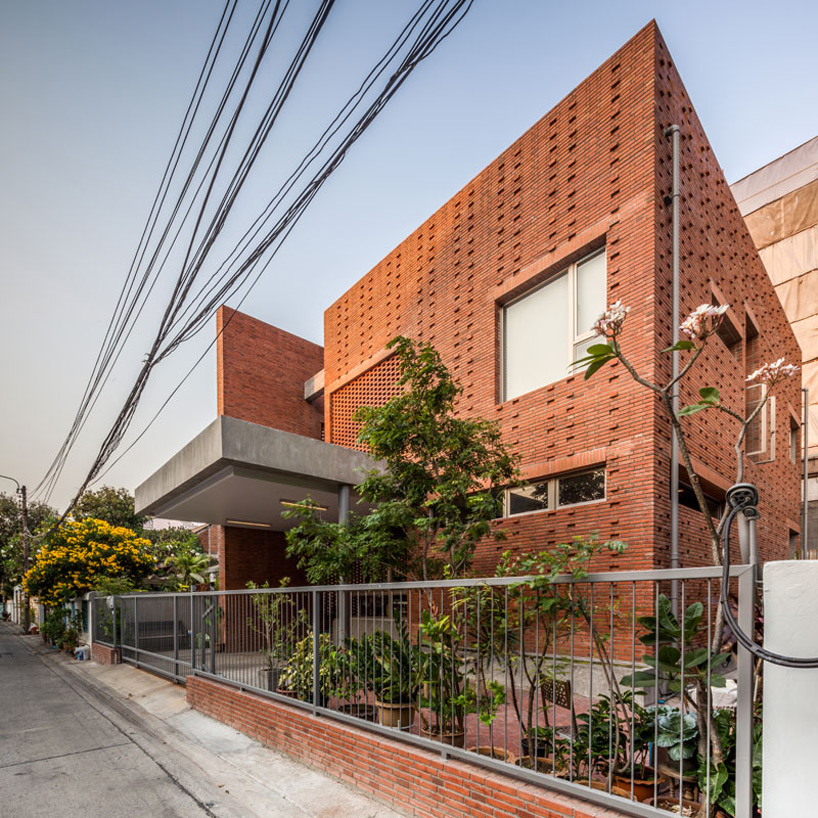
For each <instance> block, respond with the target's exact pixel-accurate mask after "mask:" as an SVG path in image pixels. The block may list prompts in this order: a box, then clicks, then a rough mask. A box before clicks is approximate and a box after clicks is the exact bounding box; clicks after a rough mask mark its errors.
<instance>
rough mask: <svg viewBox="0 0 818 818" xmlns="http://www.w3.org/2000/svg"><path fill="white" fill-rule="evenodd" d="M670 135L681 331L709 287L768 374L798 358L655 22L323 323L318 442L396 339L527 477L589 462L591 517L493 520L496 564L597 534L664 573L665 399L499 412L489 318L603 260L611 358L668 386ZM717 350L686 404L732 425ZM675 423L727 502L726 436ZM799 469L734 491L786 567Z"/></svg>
mask: <svg viewBox="0 0 818 818" xmlns="http://www.w3.org/2000/svg"><path fill="white" fill-rule="evenodd" d="M671 122H677V123H678V124H679V125H680V126H681V128H682V132H683V134H684V138H683V140H682V176H683V188H682V197H683V198H682V201H683V205H682V230H683V241H682V252H681V256H682V260H681V269H682V278H683V281H684V286H683V288H682V301H681V303H682V315H683V316H684V315H685V314H686V311H687V310H689V309H691V308H693V307H695V306H696V305H698V304H700V303H702V302H708V303H709V302H711V300H712V298H713V292H714V290H713V287H712V286H711V280H712V284H713V285H715V287H716V289H718V290H719V292H723V293H724V295H725V297H726V298H727V299H728V300H729V301H730V303H732V304H734V305H735V306H734V312H735V314H736V315H737V320H738V321H739V322H742V321H743V320H744V317H745V311H746V309H750V310H751V311H752V312H753V313H754V314H755V315H756V316H759V317H760V321H761V325H762V327H763V335H764V339H763V347H764V349H763V354H764V356H765V359H770V357H771V356H772V357H773V358H774V357H779V356H780V355H782V354H783V355H787V356H788V357H792V353H793V352H794V351H795V350H796V347H795V341H794V338H793V336H792V333H791V332H790V330H789V327H788V325H787V323H786V317H785V316H784V314H783V311H782V310H781V307H780V305H779V303H778V301H777V299H776V297H775V294H774V293H773V291H772V287H771V286H770V284H769V281H768V279H767V276H766V274H765V272H764V270H763V267H762V266H761V263H760V261H759V260H758V257H757V255H756V253H755V250H754V248H753V244H752V241H751V240H750V238H749V235H748V233H747V230H746V228H745V226H744V223H743V220H742V219H741V216H740V214H739V213H738V211H737V209H736V208H735V204H734V202H733V200H732V196H731V194H730V192H729V188H728V187H727V185H726V182H725V181H724V177H723V174H722V173H721V170H720V168H719V166H718V164H717V162H716V161H715V159H714V157H713V155H712V149H711V148H710V146H709V144H708V143H707V139H706V136H705V134H704V131H703V129H702V127H701V124H700V123H699V121H698V119H697V117H696V115H695V112H694V111H693V108H692V105H691V104H690V100H689V99H688V97H687V95H686V93H685V91H684V87H683V85H682V82H681V80H680V79H679V77H678V74H677V73H676V71H675V68H674V66H673V65H672V62H671V59H670V56H669V54H668V53H667V48H666V46H665V44H664V42H663V41H662V38H661V35H660V34H659V32H658V29H657V28H656V26H655V24H654V23H651V24H649V25H648V26H646V27H645V28H644V29H643V30H642V31H640V32H639V33H638V34H637V35H636V36H635V37H634V38H633V39H632V40H631V41H630V42H628V43H627V44H626V45H625V46H624V47H623V48H622V49H621V50H620V51H618V52H617V53H616V54H615V55H614V56H613V57H611V58H610V59H609V60H607V61H606V62H605V63H603V65H602V66H601V67H600V68H599V69H597V71H595V72H594V73H593V74H592V75H591V76H590V77H588V79H586V80H585V81H584V82H583V83H581V84H580V85H579V86H578V87H577V88H576V89H575V90H574V91H572V92H571V93H570V94H569V95H568V96H567V97H566V98H565V99H564V100H562V101H561V102H560V103H559V104H558V105H557V106H556V107H555V108H554V109H553V110H551V111H550V112H549V113H548V114H546V115H545V116H544V117H543V118H542V119H541V120H540V121H539V122H537V123H536V124H535V125H534V126H533V127H532V128H531V129H530V130H529V131H528V132H527V133H525V134H524V135H523V136H522V137H520V139H519V140H517V141H516V142H515V143H514V144H513V145H511V146H510V147H509V148H508V149H507V150H506V151H504V152H503V153H502V154H501V155H500V156H499V157H498V158H497V159H496V160H495V161H494V162H492V163H491V164H490V165H489V166H488V167H487V168H486V169H485V170H484V171H482V172H481V173H480V174H479V175H478V176H477V177H475V179H474V180H472V181H471V182H470V183H469V184H468V185H467V186H466V187H465V188H464V189H463V190H461V191H460V192H459V193H457V194H456V195H455V196H454V197H453V198H452V199H451V200H449V201H448V202H447V203H446V204H444V205H443V206H442V207H441V208H440V209H439V210H438V211H437V212H436V213H435V214H434V215H432V216H431V217H430V218H429V219H427V220H426V221H425V222H424V223H423V224H422V225H421V226H420V227H419V228H418V229H417V230H416V231H415V232H414V233H413V234H412V235H411V236H409V237H408V238H407V239H406V240H405V241H403V242H402V243H401V244H400V245H399V246H398V247H397V248H396V249H395V250H394V251H393V252H392V253H390V254H389V255H388V256H387V257H386V258H385V259H384V260H383V261H381V262H380V263H379V264H378V265H377V266H376V267H375V268H373V270H371V271H370V272H369V273H368V274H367V275H366V276H364V277H363V278H362V279H361V280H360V281H359V282H358V283H357V284H355V285H354V286H353V287H352V288H351V289H350V290H349V291H348V292H347V293H345V294H344V295H343V296H341V298H339V299H338V300H337V301H336V302H335V303H334V304H333V305H332V306H331V307H330V308H329V309H328V310H327V311H326V313H325V319H324V333H325V350H326V352H325V379H326V383H327V390H326V394H327V400H326V406H325V422H326V428H327V432H328V439H329V440H330V441H332V442H339V443H343V444H344V445H349V443H348V440H347V438H348V437H349V431H348V423H346V422H344V423H340V420H341V419H345V418H346V416H347V415H348V413H349V409H348V405H351V403H354V401H350V399H349V396H350V393H351V392H352V391H354V390H355V389H356V387H358V386H359V385H365V383H366V381H367V379H368V380H369V381H371V382H373V383H378V384H380V383H381V382H385V381H386V380H388V376H389V377H391V373H390V372H389V371H387V368H388V367H389V365H390V362H389V360H388V359H386V358H385V357H384V353H385V346H386V344H387V343H388V341H389V340H390V339H391V338H393V337H394V336H395V335H397V334H403V335H408V336H410V337H412V338H415V339H417V340H419V341H421V342H426V343H430V344H432V345H433V346H435V347H436V348H437V349H438V350H439V352H440V353H441V355H442V357H443V360H444V361H445V363H446V364H447V366H448V367H449V368H450V369H451V371H452V372H453V374H454V376H455V378H456V379H457V380H458V381H459V382H460V383H461V385H462V386H463V395H462V397H461V399H460V402H459V406H458V410H459V411H460V412H461V413H462V414H464V415H467V416H482V417H485V418H489V419H494V420H497V421H498V422H499V424H500V427H501V429H502V432H503V437H504V439H505V441H506V443H507V444H508V445H509V446H510V447H511V448H512V449H514V450H515V451H517V452H519V453H520V455H521V457H522V465H523V470H524V473H525V476H526V478H527V479H536V478H538V477H541V476H545V475H547V474H551V473H553V471H552V464H554V463H556V462H561V463H565V464H570V463H578V462H581V461H582V460H583V458H587V456H588V455H589V453H597V454H598V453H602V457H601V460H600V462H601V463H604V464H605V466H606V471H607V496H606V500H605V501H604V502H601V503H595V504H593V505H588V506H581V507H575V508H565V509H558V510H554V511H549V512H543V513H538V514H532V515H527V516H525V517H516V518H511V519H507V520H504V521H502V522H500V523H499V525H500V526H501V527H502V528H503V529H504V530H505V531H506V533H507V534H508V535H509V539H508V541H506V543H504V544H502V545H501V547H502V548H503V549H505V548H509V547H511V548H512V549H514V550H528V549H531V548H542V547H544V546H547V545H549V544H553V543H555V542H559V541H562V540H565V539H568V538H570V537H571V536H573V535H574V534H582V535H587V534H589V533H591V532H597V533H598V535H599V536H600V538H603V539H604V538H608V537H614V538H617V539H622V540H625V541H626V542H628V543H629V544H630V549H629V550H628V551H627V552H626V554H625V555H624V556H623V557H622V558H620V559H618V560H617V561H616V563H615V564H616V565H617V566H619V567H622V568H640V567H652V566H654V565H658V566H663V565H665V564H666V563H667V552H668V544H669V525H668V518H669V506H670V502H669V497H668V493H669V460H668V451H669V423H668V421H667V420H666V418H665V416H664V414H663V410H662V408H661V406H660V404H659V401H658V400H657V399H656V398H655V397H654V396H653V395H652V394H650V393H648V392H647V391H645V390H644V389H643V388H642V387H640V386H638V385H636V384H635V383H634V382H633V381H632V380H631V378H630V376H629V375H628V374H627V372H626V371H624V369H623V368H622V367H621V366H619V365H609V366H608V367H606V368H605V369H604V370H602V371H601V372H600V373H598V374H597V375H596V376H595V377H594V378H593V379H592V380H590V381H588V382H585V381H584V379H583V376H582V374H580V375H574V376H569V377H566V378H564V379H562V380H560V381H557V382H556V383H552V384H549V385H547V386H544V387H542V388H540V389H537V390H535V391H532V392H530V393H527V394H524V395H521V396H520V397H518V398H515V399H513V400H508V401H503V400H502V394H501V383H500V373H501V349H500V331H499V316H500V311H501V308H502V306H503V305H504V304H505V303H506V302H507V301H508V300H510V299H512V298H513V297H515V296H516V295H519V294H521V293H523V292H525V291H526V290H528V289H529V288H531V287H533V286H535V285H536V284H537V283H540V282H542V281H543V280H546V279H547V278H548V277H549V276H551V275H554V274H556V273H558V272H560V271H561V270H563V269H565V267H566V265H567V264H569V263H570V262H572V261H574V260H576V259H578V258H580V257H582V256H583V255H585V254H587V253H588V252H590V251H592V250H594V249H596V248H598V247H601V246H604V247H605V252H606V258H607V301H608V303H611V302H613V301H616V300H617V299H621V300H622V301H623V302H624V303H626V304H628V305H630V306H631V308H632V312H631V314H630V316H629V318H628V329H627V334H626V336H625V339H624V343H623V347H624V350H625V352H626V354H627V355H628V357H629V358H630V359H631V361H632V362H633V363H634V364H635V365H636V367H637V368H638V369H639V370H640V371H641V372H642V373H643V374H644V375H646V376H647V377H648V378H653V377H657V378H658V377H664V376H666V375H667V372H668V369H667V367H668V360H669V359H668V358H667V356H662V355H661V354H660V350H661V349H662V348H664V347H666V346H668V345H669V343H670V337H671V332H670V324H669V316H670V255H669V247H670V236H671V222H670V218H671V217H670V209H669V208H668V207H667V205H665V203H664V201H663V198H664V196H665V194H667V193H668V192H669V191H670V177H669V173H670V157H671V154H670V143H669V142H668V141H667V140H666V139H665V137H664V133H663V132H664V129H665V127H667V125H669V124H671ZM720 345H721V346H720ZM712 346H713V349H712V351H711V352H710V353H709V354H708V355H707V356H706V358H705V360H704V362H703V366H702V367H701V370H700V373H701V374H700V381H701V382H699V379H698V378H697V379H692V380H691V387H695V389H698V387H699V386H703V385H717V386H719V387H720V388H721V389H722V393H723V395H724V398H725V400H726V401H729V403H730V405H734V406H736V407H738V408H739V409H741V408H743V386H744V364H743V355H744V352H743V348H742V347H740V348H739V351H738V353H735V350H733V351H731V350H728V349H727V348H726V347H725V346H723V345H722V342H721V341H720V340H718V339H717V340H716V341H715V342H714V343H713V345H712ZM543 354H547V352H544V353H543ZM736 356H738V357H736ZM353 375H354V377H351V376H353ZM794 388H795V384H787V385H786V387H785V388H784V389H783V390H782V393H781V398H780V399H779V400H780V404H779V405H786V404H789V403H791V404H792V405H793V406H797V400H796V397H795V394H794V391H793V390H794ZM359 391H361V390H359ZM363 391H366V390H363ZM685 397H687V398H689V397H690V393H689V392H688V393H687V394H686V395H685ZM683 399H684V398H683ZM782 417H783V413H782ZM688 425H689V428H690V430H691V434H692V437H693V450H694V455H695V456H696V457H697V459H698V461H699V462H700V463H701V464H702V465H703V466H704V468H705V470H706V471H708V473H709V474H711V475H713V476H715V478H716V483H717V484H718V485H720V486H722V488H723V487H726V486H729V485H730V484H731V483H732V482H733V480H734V472H735V467H734V464H733V460H732V455H731V452H732V448H731V447H732V439H733V430H732V429H731V428H730V427H729V424H728V423H727V422H725V419H724V418H722V417H717V416H715V414H714V413H712V412H708V413H702V414H700V415H697V416H695V417H694V418H692V419H691V420H690V421H689V422H688ZM797 472H798V469H797V466H796V465H794V464H792V463H790V461H789V459H788V458H784V457H780V458H778V459H777V461H776V463H774V464H771V465H769V466H754V465H753V466H750V467H748V472H747V474H746V477H747V478H749V479H753V480H755V481H757V483H758V485H759V487H760V488H761V490H762V493H763V506H762V514H763V515H764V516H763V518H762V523H761V524H760V526H759V533H760V538H761V548H762V553H763V554H764V556H765V557H768V558H769V557H772V556H783V555H785V554H786V547H787V534H786V529H787V528H788V526H789V525H790V522H785V521H797V519H798V511H797V507H798V490H797V479H798V477H797ZM774 486H775V487H776V490H775V492H774V491H773V487H774ZM720 490H721V489H720ZM683 517H684V519H685V521H686V522H685V528H684V530H683V565H694V564H701V563H703V562H704V563H710V562H711V560H710V558H709V553H708V546H707V538H706V536H705V532H704V525H703V521H702V518H701V516H700V515H699V516H698V517H697V516H696V512H692V513H691V514H685V515H683ZM497 551H498V549H497V547H496V546H495V545H493V544H486V545H485V547H484V548H483V549H482V550H481V551H479V553H478V555H477V563H476V567H477V569H478V571H490V570H491V569H492V567H493V564H494V561H495V559H496V555H497ZM598 567H599V568H604V567H607V566H605V565H601V564H600V565H599V566H598Z"/></svg>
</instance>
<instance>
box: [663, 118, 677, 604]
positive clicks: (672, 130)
mask: <svg viewBox="0 0 818 818" xmlns="http://www.w3.org/2000/svg"><path fill="white" fill-rule="evenodd" d="M679 133H680V132H679V126H678V125H671V126H670V127H669V128H667V129H666V130H665V138H666V139H671V140H672V143H671V144H672V152H673V183H672V184H673V186H672V190H671V194H670V202H669V204H670V205H671V208H672V210H671V213H672V216H673V236H672V242H671V265H672V267H671V269H672V274H671V281H672V285H671V291H672V307H671V324H672V325H673V326H672V336H671V339H672V340H671V343H673V344H676V343H678V341H679V195H680V194H679ZM666 201H667V200H666ZM671 356H672V357H671V361H672V364H671V374H672V377H673V378H676V377H677V376H678V375H679V353H678V352H673V353H671ZM671 400H672V403H673V411H674V412H676V413H678V411H679V384H678V383H677V384H674V386H673V391H672V393H671ZM678 567H679V441H678V440H677V438H676V432H675V431H674V430H673V429H671V433H670V568H671V570H673V569H676V568H678ZM670 597H671V602H672V604H673V612H674V614H676V615H678V612H679V583H678V580H673V582H672V583H671V590H670Z"/></svg>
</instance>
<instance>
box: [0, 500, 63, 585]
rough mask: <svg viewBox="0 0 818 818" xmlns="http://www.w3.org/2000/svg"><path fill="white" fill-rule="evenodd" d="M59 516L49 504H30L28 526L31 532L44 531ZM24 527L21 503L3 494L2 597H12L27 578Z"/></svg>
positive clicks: (0, 520) (0, 536) (0, 515)
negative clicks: (24, 564)
mask: <svg viewBox="0 0 818 818" xmlns="http://www.w3.org/2000/svg"><path fill="white" fill-rule="evenodd" d="M57 516H59V515H58V514H57V510H56V509H54V508H51V506H49V505H47V504H46V503H37V502H34V503H30V504H29V506H28V527H29V531H30V532H31V533H34V532H36V531H37V530H39V529H41V528H44V527H45V525H46V523H49V522H50V521H52V520H53V519H55V518H56V517H57ZM22 534H23V525H22V520H21V517H20V504H19V501H18V500H17V498H16V497H15V496H14V495H13V494H5V493H2V492H0V594H2V596H3V597H8V596H11V594H12V589H13V588H14V586H15V585H17V584H18V583H19V582H20V581H21V580H22V578H23V539H22Z"/></svg>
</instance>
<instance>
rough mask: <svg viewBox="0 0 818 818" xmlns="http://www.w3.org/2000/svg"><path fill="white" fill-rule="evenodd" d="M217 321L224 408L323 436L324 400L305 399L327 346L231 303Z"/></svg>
mask: <svg viewBox="0 0 818 818" xmlns="http://www.w3.org/2000/svg"><path fill="white" fill-rule="evenodd" d="M216 325H217V330H218V332H219V333H220V334H219V336H218V343H217V353H216V361H217V364H216V376H217V384H218V412H219V414H220V415H228V416H230V417H234V418H239V419H240V420H247V421H249V422H250V423H259V424H261V425H263V426H271V427H272V428H274V429H282V430H284V431H285V432H292V433H293V434H298V435H304V436H305V437H312V438H316V439H320V437H321V424H322V421H323V402H322V400H320V399H319V400H316V401H314V402H312V403H308V402H307V401H305V400H304V382H305V381H306V380H308V379H309V378H311V377H312V376H313V375H315V374H316V373H317V372H319V371H320V370H321V369H322V368H323V366H324V353H323V349H322V348H321V347H320V346H318V345H317V344H313V343H311V342H310V341H306V340H305V339H303V338H299V337H298V336H297V335H292V334H290V333H289V332H285V331H284V330H281V329H278V328H277V327H273V326H271V325H270V324H265V323H264V322H263V321H259V320H257V319H255V318H251V317H250V316H249V315H244V314H243V313H240V312H236V311H235V310H231V309H230V308H228V307H221V308H220V309H219V312H218V314H217V318H216Z"/></svg>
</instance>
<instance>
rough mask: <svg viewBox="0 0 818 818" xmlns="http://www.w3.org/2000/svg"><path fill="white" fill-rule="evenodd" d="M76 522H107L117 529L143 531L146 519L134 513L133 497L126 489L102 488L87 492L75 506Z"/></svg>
mask: <svg viewBox="0 0 818 818" xmlns="http://www.w3.org/2000/svg"><path fill="white" fill-rule="evenodd" d="M73 516H74V519H75V520H87V519H89V518H92V519H94V520H105V522H106V523H109V524H110V525H112V526H115V527H122V528H130V529H131V530H132V531H141V530H142V526H143V525H144V524H145V520H146V518H145V517H143V516H141V515H139V514H136V513H135V511H134V498H133V495H132V494H131V493H130V492H129V491H128V489H125V488H118V489H117V488H114V487H113V486H102V488H99V489H97V490H96V491H86V492H85V493H84V494H83V495H82V496H81V497H80V498H79V500H77V504H76V505H75V506H74V512H73Z"/></svg>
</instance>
